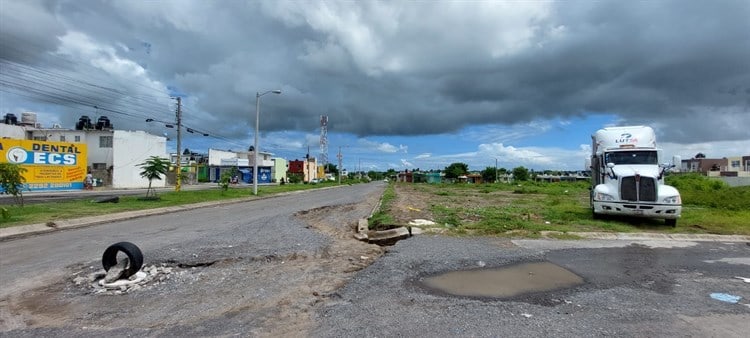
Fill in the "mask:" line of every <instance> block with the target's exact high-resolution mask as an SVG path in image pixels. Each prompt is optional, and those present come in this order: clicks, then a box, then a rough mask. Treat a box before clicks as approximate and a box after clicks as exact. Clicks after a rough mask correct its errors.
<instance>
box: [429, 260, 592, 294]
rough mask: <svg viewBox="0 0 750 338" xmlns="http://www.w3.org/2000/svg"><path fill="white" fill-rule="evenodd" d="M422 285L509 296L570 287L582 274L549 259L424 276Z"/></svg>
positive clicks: (441, 289) (448, 291)
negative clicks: (579, 274)
mask: <svg viewBox="0 0 750 338" xmlns="http://www.w3.org/2000/svg"><path fill="white" fill-rule="evenodd" d="M423 283H424V285H426V286H427V287H429V288H431V289H435V290H439V291H442V292H445V293H447V294H451V295H455V296H466V297H493V298H510V297H515V296H518V295H522V294H527V293H537V292H545V291H552V290H559V289H565V288H570V287H574V286H577V285H581V284H583V283H584V281H583V278H581V277H580V276H578V275H576V274H574V273H573V272H571V271H569V270H566V269H564V268H562V267H560V266H557V265H555V264H552V263H549V262H536V263H524V264H518V265H512V266H507V267H499V268H491V269H478V270H463V271H451V272H447V273H444V274H441V275H437V276H433V277H429V278H425V279H424V282H423Z"/></svg>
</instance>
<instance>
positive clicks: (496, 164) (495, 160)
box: [495, 159, 497, 183]
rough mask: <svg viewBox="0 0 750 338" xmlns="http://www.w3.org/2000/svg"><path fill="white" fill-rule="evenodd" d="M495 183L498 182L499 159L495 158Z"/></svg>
mask: <svg viewBox="0 0 750 338" xmlns="http://www.w3.org/2000/svg"><path fill="white" fill-rule="evenodd" d="M495 183H497V159H495Z"/></svg>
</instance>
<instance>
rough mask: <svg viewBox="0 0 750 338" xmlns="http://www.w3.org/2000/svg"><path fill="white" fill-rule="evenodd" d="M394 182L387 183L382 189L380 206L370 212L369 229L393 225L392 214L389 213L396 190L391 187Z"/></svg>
mask: <svg viewBox="0 0 750 338" xmlns="http://www.w3.org/2000/svg"><path fill="white" fill-rule="evenodd" d="M394 184H395V183H389V184H388V186H387V187H386V188H385V191H383V197H382V198H381V199H380V208H378V210H377V211H376V212H375V213H373V214H372V216H371V217H370V219H369V220H368V226H367V227H368V228H369V229H370V230H375V229H381V228H382V229H385V228H388V227H390V226H391V225H393V223H395V222H394V220H393V216H392V215H391V214H390V211H391V207H392V205H393V201H394V200H395V199H396V191H395V189H394V188H393V185H394Z"/></svg>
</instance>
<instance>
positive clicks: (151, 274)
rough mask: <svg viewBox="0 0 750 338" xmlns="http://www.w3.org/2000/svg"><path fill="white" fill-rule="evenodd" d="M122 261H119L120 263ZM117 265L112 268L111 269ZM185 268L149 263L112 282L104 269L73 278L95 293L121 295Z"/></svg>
mask: <svg viewBox="0 0 750 338" xmlns="http://www.w3.org/2000/svg"><path fill="white" fill-rule="evenodd" d="M119 263H120V262H118V265H120V264H119ZM114 268H115V267H112V268H110V271H111V270H112V269H114ZM184 272H185V270H182V269H179V268H176V267H171V266H166V265H165V264H162V265H161V266H157V265H149V266H144V267H143V268H142V269H141V271H138V272H137V273H135V274H134V275H132V276H130V277H128V278H119V279H116V280H114V281H112V282H108V281H106V280H105V278H104V277H105V276H106V275H107V273H106V272H105V271H104V270H98V271H95V272H92V273H90V274H88V276H86V277H84V276H78V277H75V278H74V279H73V283H74V284H75V285H76V286H79V287H80V286H83V287H85V288H86V289H87V290H88V291H91V292H92V293H94V294H112V295H121V294H126V293H129V292H133V291H137V290H143V289H148V288H150V287H152V286H154V285H158V284H161V283H163V282H166V281H167V280H169V279H170V278H171V277H172V276H173V275H175V274H182V273H184Z"/></svg>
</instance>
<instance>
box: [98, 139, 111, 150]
mask: <svg viewBox="0 0 750 338" xmlns="http://www.w3.org/2000/svg"><path fill="white" fill-rule="evenodd" d="M99 148H112V136H99Z"/></svg>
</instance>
